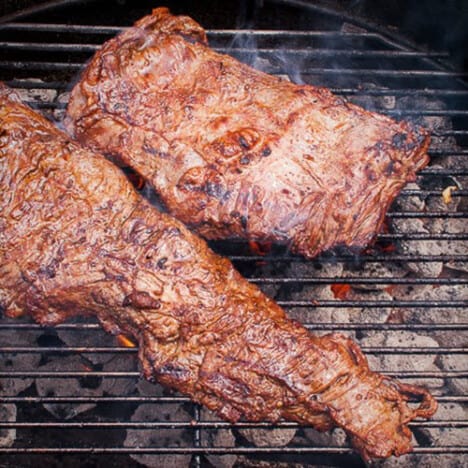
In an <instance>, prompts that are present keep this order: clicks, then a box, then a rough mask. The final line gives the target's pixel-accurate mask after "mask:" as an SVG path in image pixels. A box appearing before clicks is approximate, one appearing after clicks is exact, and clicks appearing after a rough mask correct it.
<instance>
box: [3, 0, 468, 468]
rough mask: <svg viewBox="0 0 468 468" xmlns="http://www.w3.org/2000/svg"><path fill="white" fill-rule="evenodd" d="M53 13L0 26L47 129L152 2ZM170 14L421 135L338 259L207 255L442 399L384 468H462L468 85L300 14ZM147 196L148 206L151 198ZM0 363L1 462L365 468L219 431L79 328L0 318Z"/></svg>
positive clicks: (314, 450) (280, 429) (332, 440)
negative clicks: (225, 260)
mask: <svg viewBox="0 0 468 468" xmlns="http://www.w3.org/2000/svg"><path fill="white" fill-rule="evenodd" d="M63 3H65V4H66V5H65V6H64V7H54V8H52V9H49V10H46V11H44V12H36V13H34V14H29V15H23V16H20V17H13V18H10V19H9V21H7V22H4V23H3V24H0V50H1V51H2V53H1V56H0V79H1V80H4V81H6V82H7V84H9V85H10V86H12V87H14V88H17V89H18V90H19V92H20V93H21V95H22V97H23V98H24V99H25V100H26V101H27V102H29V103H30V104H31V105H32V106H33V107H35V108H38V109H40V110H41V111H42V112H43V113H45V114H46V115H47V116H48V117H49V118H50V119H52V120H54V121H56V122H58V123H59V124H60V120H61V118H62V117H63V113H64V108H65V106H66V103H67V98H68V91H69V89H70V87H71V83H72V82H73V81H74V80H75V79H76V77H77V73H78V72H79V71H80V70H81V69H82V67H83V65H84V63H85V62H86V61H87V60H88V59H89V58H90V57H91V55H92V54H93V53H94V51H96V50H97V49H98V48H99V47H100V45H101V44H102V43H103V42H104V41H105V40H107V39H108V38H110V37H112V36H113V35H115V34H116V33H118V32H119V31H121V30H122V27H127V26H129V25H130V24H131V23H132V22H133V20H135V19H137V18H138V17H140V16H142V15H144V14H146V13H148V12H149V11H150V10H151V8H152V7H155V6H157V4H155V2H144V1H139V2H130V3H131V6H130V4H127V3H126V2H119V1H116V2H115V5H114V6H113V7H109V2H107V4H106V8H105V9H104V7H103V2H99V1H83V2H63ZM156 3H157V2H156ZM173 3H174V5H171V2H166V3H165V4H166V5H167V6H170V7H171V9H172V11H173V12H174V13H184V14H188V15H190V16H192V17H194V18H195V19H196V20H198V21H200V23H201V24H202V25H203V26H205V27H206V28H207V29H208V37H209V41H210V44H211V46H212V47H214V48H215V49H217V50H219V51H221V52H224V53H229V54H231V55H234V56H235V57H237V58H239V59H240V60H242V61H244V62H247V63H250V64H251V65H253V66H255V67H257V68H260V69H262V70H264V71H266V72H268V73H272V74H277V75H283V76H287V77H289V78H290V79H292V80H295V81H302V82H305V83H310V84H314V85H320V86H327V87H329V88H331V89H332V91H334V92H335V93H336V94H339V95H343V96H346V97H347V98H348V99H349V100H350V101H353V102H355V103H357V104H360V105H362V106H364V107H366V108H368V109H371V110H377V111H379V112H382V113H385V114H389V115H391V116H393V117H395V118H397V119H399V118H405V119H409V120H414V121H415V122H417V123H420V124H422V125H425V126H426V127H428V128H429V129H430V130H431V133H432V135H433V138H432V145H431V150H430V155H431V164H430V166H428V167H427V168H426V169H424V170H423V171H421V172H420V175H419V176H418V178H417V181H416V182H415V183H412V184H409V185H408V186H407V187H406V188H405V190H404V191H403V192H402V193H401V195H400V196H399V197H398V199H397V200H396V202H395V203H394V205H393V207H392V209H391V211H390V213H389V214H388V222H387V229H386V230H385V232H383V233H382V234H380V235H379V236H378V238H377V239H376V243H375V244H374V245H373V246H372V247H370V248H368V249H367V250H366V251H365V252H363V253H361V254H360V255H356V254H354V253H352V252H346V251H335V252H331V253H330V252H328V253H326V254H324V255H321V256H320V257H318V258H317V259H316V260H314V261H305V260H303V259H302V258H300V257H295V256H292V255H291V254H289V253H288V251H287V250H286V249H284V248H281V247H277V246H267V245H257V244H250V245H247V244H244V243H234V242H229V243H228V242H214V243H212V246H213V248H214V249H215V250H216V251H218V252H220V253H221V254H223V255H227V256H228V257H229V258H230V259H231V260H232V261H233V262H234V264H235V265H236V267H237V268H238V269H239V271H240V272H241V273H242V274H243V275H244V276H246V277H247V278H248V279H249V280H250V281H252V282H254V283H256V284H258V285H259V286H260V287H261V288H262V289H263V290H264V291H265V292H266V293H267V294H268V295H270V296H271V297H273V298H275V299H276V301H277V302H278V303H279V304H280V305H281V306H282V307H284V308H285V309H286V310H287V311H288V313H289V314H290V315H291V316H293V317H295V318H297V319H298V320H300V321H301V322H303V323H305V324H306V326H307V327H308V328H310V329H311V330H313V331H315V332H317V333H329V332H340V333H344V334H347V335H349V336H351V337H353V338H354V339H355V340H356V341H358V342H359V343H360V344H361V347H362V348H363V350H364V352H365V353H366V354H367V355H368V357H369V360H370V362H371V365H372V367H373V368H374V369H376V370H380V371H382V372H383V373H385V374H387V375H391V376H396V377H398V378H399V379H402V380H403V381H405V382H408V383H418V384H421V385H425V386H427V387H429V388H430V389H431V390H432V392H433V393H434V394H435V395H437V397H438V401H439V403H440V410H439V411H438V413H437V414H436V415H435V417H434V418H433V420H431V421H418V422H415V423H412V424H411V428H412V430H413V431H414V434H415V450H414V453H413V454H411V455H407V456H404V457H402V458H400V459H398V460H397V459H391V460H388V461H381V462H379V463H378V464H379V466H382V467H387V466H416V465H421V464H422V465H424V466H436V465H439V466H463V465H464V463H466V454H467V453H468V446H467V445H466V441H467V440H468V434H467V431H466V429H467V427H468V418H467V413H466V403H467V401H468V369H467V368H466V354H467V347H466V343H467V337H468V333H467V332H468V320H467V317H466V305H467V300H466V299H467V293H466V285H467V283H468V280H467V274H466V273H467V269H468V264H467V259H468V255H467V249H466V240H467V238H468V235H467V234H466V229H465V227H466V218H467V195H468V191H467V190H466V189H465V188H464V187H465V183H466V180H467V177H466V176H467V175H468V173H467V170H466V164H465V161H466V157H467V156H468V146H467V141H468V138H467V137H468V111H467V110H466V109H467V108H468V107H467V104H468V88H467V86H466V81H465V78H466V74H465V73H463V72H458V71H454V70H452V69H450V68H449V66H448V65H447V63H446V61H447V59H448V58H449V57H448V54H447V53H445V52H440V51H439V52H432V51H421V50H419V49H417V48H415V47H413V46H411V45H410V44H409V43H408V42H407V41H405V40H403V39H401V38H399V37H398V36H396V35H389V34H388V33H387V32H386V31H380V30H377V29H376V28H375V27H373V26H371V25H368V26H366V25H364V24H363V23H362V22H360V21H358V20H355V19H353V18H350V17H345V16H343V15H342V14H339V13H336V12H334V11H331V10H328V9H325V8H322V7H318V6H316V5H312V4H310V3H308V2H300V1H267V0H265V1H264V2H256V3H254V4H252V5H251V4H250V3H248V2H244V3H240V4H238V3H237V2H232V3H228V4H227V5H223V7H221V9H220V6H219V5H218V6H217V7H216V2H211V3H210V2H201V3H200V4H197V5H196V6H194V5H192V3H191V2H190V3H189V2H173ZM449 187H452V188H451V189H449ZM142 193H143V194H144V195H145V196H148V197H150V198H153V199H154V194H152V193H151V192H150V190H149V189H148V188H147V187H144V188H143V189H142ZM444 197H445V198H444ZM0 352H1V355H0V395H1V401H0V454H1V455H2V466H7V467H10V466H11V467H12V466H39V465H40V466H42V465H44V464H46V463H49V464H51V466H58V465H59V464H60V466H63V464H66V466H96V465H98V466H100V465H103V464H104V463H105V464H106V465H110V466H142V465H144V466H170V465H175V466H220V467H231V466H286V465H287V466H311V465H312V466H347V467H348V466H362V465H363V462H362V461H361V460H360V458H359V457H358V456H357V455H355V454H354V453H353V451H352V450H351V448H350V446H349V444H348V443H347V441H346V440H345V438H344V436H343V433H341V432H340V431H339V430H335V431H333V433H331V434H318V433H316V432H315V431H313V430H312V429H310V428H307V427H305V428H304V427H301V428H300V427H298V426H297V425H296V424H293V423H286V422H284V423H279V424H277V425H274V426H272V425H270V424H266V423H257V424H254V423H238V424H236V425H231V424H228V423H226V422H223V421H221V420H219V419H217V418H216V417H215V416H213V415H212V414H210V413H209V412H208V411H206V410H204V409H203V408H201V407H199V406H198V405H194V404H192V403H191V402H190V401H189V400H188V399H187V398H185V397H182V396H179V395H177V394H173V393H171V392H169V391H167V390H165V389H163V388H162V387H160V386H158V385H151V384H149V383H147V382H144V381H142V380H140V379H139V378H138V377H139V373H138V368H137V359H136V352H137V350H136V348H134V347H132V345H131V343H127V342H126V341H125V340H124V339H123V338H122V337H121V338H120V339H117V338H115V337H110V336H108V335H106V334H105V333H104V332H103V331H102V330H101V328H100V326H99V325H98V324H97V323H96V322H93V321H92V320H89V319H88V320H84V319H81V320H75V321H74V322H72V323H66V324H63V325H60V326H58V327H56V328H54V329H46V328H42V327H39V326H38V325H36V324H34V323H32V322H30V321H29V320H27V319H25V320H22V321H20V320H14V321H13V320H9V319H6V318H1V317H0Z"/></svg>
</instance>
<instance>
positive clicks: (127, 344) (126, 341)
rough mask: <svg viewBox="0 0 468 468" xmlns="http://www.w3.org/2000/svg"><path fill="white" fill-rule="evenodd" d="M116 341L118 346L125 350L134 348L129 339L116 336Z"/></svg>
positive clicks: (134, 345) (123, 336)
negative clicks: (123, 347)
mask: <svg viewBox="0 0 468 468" xmlns="http://www.w3.org/2000/svg"><path fill="white" fill-rule="evenodd" d="M117 341H118V342H119V344H120V346H125V347H126V348H135V347H136V344H135V343H134V342H133V341H132V340H131V339H130V338H127V337H126V336H125V335H117Z"/></svg>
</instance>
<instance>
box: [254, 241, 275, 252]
mask: <svg viewBox="0 0 468 468" xmlns="http://www.w3.org/2000/svg"><path fill="white" fill-rule="evenodd" d="M271 245H272V243H271V242H256V241H249V247H250V250H251V251H252V253H253V254H255V255H268V254H269V253H270V252H271Z"/></svg>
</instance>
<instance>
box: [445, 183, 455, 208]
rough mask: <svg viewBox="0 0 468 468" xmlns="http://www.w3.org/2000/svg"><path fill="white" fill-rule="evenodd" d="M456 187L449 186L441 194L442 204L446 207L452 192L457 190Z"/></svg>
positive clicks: (450, 199)
mask: <svg viewBox="0 0 468 468" xmlns="http://www.w3.org/2000/svg"><path fill="white" fill-rule="evenodd" d="M457 188H458V187H456V186H455V185H450V186H449V187H447V188H445V189H444V190H443V192H442V200H444V203H445V204H446V205H448V204H449V203H451V201H452V192H453V191H454V190H457Z"/></svg>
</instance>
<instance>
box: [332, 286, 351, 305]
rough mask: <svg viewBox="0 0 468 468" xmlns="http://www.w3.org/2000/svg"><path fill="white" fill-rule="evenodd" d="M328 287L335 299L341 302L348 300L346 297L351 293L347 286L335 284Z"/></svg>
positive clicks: (349, 287)
mask: <svg viewBox="0 0 468 468" xmlns="http://www.w3.org/2000/svg"><path fill="white" fill-rule="evenodd" d="M330 287H331V290H332V292H333V295H334V296H335V297H336V298H337V299H341V300H342V301H343V300H345V299H348V296H349V294H350V292H351V286H350V285H349V284H345V283H335V284H332V285H331V286H330Z"/></svg>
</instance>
